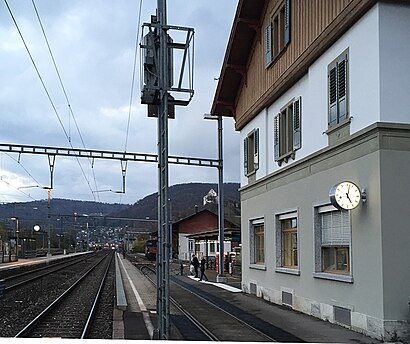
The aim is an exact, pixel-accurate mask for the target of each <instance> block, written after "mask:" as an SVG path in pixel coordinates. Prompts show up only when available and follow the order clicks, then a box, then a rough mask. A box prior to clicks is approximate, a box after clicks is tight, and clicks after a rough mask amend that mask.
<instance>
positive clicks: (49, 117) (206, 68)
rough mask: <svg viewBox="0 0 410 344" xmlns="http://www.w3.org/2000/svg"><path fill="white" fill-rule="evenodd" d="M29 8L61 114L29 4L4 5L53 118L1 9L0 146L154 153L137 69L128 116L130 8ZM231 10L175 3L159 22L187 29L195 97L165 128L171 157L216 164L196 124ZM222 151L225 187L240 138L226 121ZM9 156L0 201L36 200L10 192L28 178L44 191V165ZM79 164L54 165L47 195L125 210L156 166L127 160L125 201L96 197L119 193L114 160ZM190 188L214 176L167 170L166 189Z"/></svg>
mask: <svg viewBox="0 0 410 344" xmlns="http://www.w3.org/2000/svg"><path fill="white" fill-rule="evenodd" d="M36 4H37V9H38V11H39V13H40V16H41V19H42V23H43V26H44V28H45V31H46V34H47V38H48V40H49V43H50V46H51V48H52V52H53V55H54V58H55V60H56V62H57V66H58V70H59V72H60V75H61V78H62V80H63V83H64V87H65V90H66V92H67V95H68V98H69V102H70V103H69V105H70V107H69V106H68V104H67V100H66V98H65V95H64V92H63V90H62V89H61V86H60V82H59V79H58V76H57V74H56V72H55V69H54V66H53V63H52V60H51V57H50V54H49V52H48V49H47V45H46V43H45V41H44V38H43V36H42V33H41V29H40V27H39V24H38V22H37V18H36V16H35V12H34V10H33V8H32V4H31V1H28V0H24V1H23V0H22V1H18V2H12V3H11V4H10V5H11V8H12V11H13V13H14V16H15V18H16V20H17V22H18V24H19V27H20V29H21V31H22V33H23V36H24V38H25V40H26V42H27V44H28V46H29V49H30V51H31V53H32V55H33V58H34V60H35V63H36V66H37V67H38V70H39V71H40V73H41V77H42V80H43V82H44V84H45V85H46V88H47V91H48V92H49V95H50V97H51V99H52V101H53V105H54V107H55V110H56V111H55V110H54V108H53V105H52V104H51V103H50V101H49V99H48V97H47V95H46V92H45V91H44V89H43V87H42V85H41V82H40V80H39V78H38V76H37V74H36V71H35V70H34V67H33V65H32V64H31V61H30V59H29V57H28V55H27V52H26V51H25V48H24V46H23V44H22V42H21V39H20V37H19V35H18V33H17V31H16V28H15V27H14V24H13V22H12V20H11V18H10V16H9V15H8V14H7V11H4V10H3V11H0V36H1V37H2V41H1V42H0V60H1V61H2V63H1V64H0V118H1V120H0V121H1V122H0V142H3V143H4V142H8V143H17V144H28V145H44V146H57V147H69V146H70V143H71V144H72V145H73V146H74V147H75V148H83V145H82V141H84V143H85V145H86V148H88V149H98V150H114V151H122V150H124V149H125V142H126V140H127V151H129V152H137V153H154V154H156V153H157V121H156V119H153V118H148V117H147V114H146V113H147V109H146V106H144V105H141V104H140V89H139V81H140V76H139V72H140V70H139V62H138V65H137V75H136V80H135V87H134V92H133V103H132V109H131V111H129V103H130V92H131V80H132V68H133V60H134V47H135V39H136V33H137V24H138V10H139V3H138V2H135V1H133V0H119V1H116V2H108V1H104V0H92V1H80V0H72V1H65V0H42V1H41V2H40V1H37V2H36ZM236 5H237V1H235V0H225V1H216V0H210V1H206V2H204V1H202V0H192V1H190V5H189V6H187V5H186V1H184V0H173V1H170V2H169V3H168V23H169V24H172V25H181V26H186V27H194V29H195V36H196V37H195V72H194V73H195V74H194V75H195V82H194V88H195V95H194V98H193V100H192V102H191V103H190V105H189V106H188V107H177V108H176V119H175V120H170V121H169V148H170V149H169V153H170V154H171V155H180V156H192V157H199V158H217V144H216V143H217V129H216V122H213V121H205V120H203V114H204V113H206V112H209V109H210V108H211V105H212V100H213V96H214V92H215V87H216V81H215V80H214V78H215V77H218V74H219V72H220V68H221V65H222V61H223V57H224V53H225V48H226V44H227V40H228V36H229V32H230V28H231V24H232V18H233V16H234V14H235V10H236ZM3 7H4V5H3ZM3 9H5V8H3ZM154 13H155V3H154V2H144V3H143V13H142V16H141V24H142V22H149V21H150V16H151V15H152V14H154ZM3 37H4V39H3ZM71 111H72V112H73V113H74V116H75V121H74V118H73V117H72V116H71ZM56 112H57V113H56ZM129 113H130V114H131V117H130V121H129V131H128V137H127V126H128V116H129ZM60 122H61V123H62V125H63V126H64V130H63V128H62V125H61V123H60ZM77 125H78V127H79V129H80V132H81V137H80V135H79V134H78V132H77ZM67 136H68V138H69V139H70V142H69V140H68V138H67ZM81 138H82V139H83V140H82V139H81ZM224 150H225V158H226V162H225V177H226V180H227V181H238V180H239V135H238V133H236V132H234V129H233V120H232V119H225V120H224ZM12 156H13V157H14V159H11V158H10V157H8V156H6V155H5V154H4V153H0V160H1V162H2V164H1V169H0V174H1V175H5V176H7V182H9V183H10V185H12V186H10V189H9V187H8V186H7V188H5V186H4V185H6V184H5V183H4V182H2V184H4V185H3V188H2V189H0V197H2V198H1V199H2V201H3V202H6V201H13V200H19V201H21V200H22V199H24V198H26V199H25V200H31V198H30V197H34V198H36V199H44V198H45V197H46V194H45V193H44V190H42V189H38V188H33V189H30V196H25V195H24V194H22V193H21V192H19V191H16V189H15V188H14V189H13V187H20V186H24V185H26V186H29V185H32V184H33V183H36V182H35V181H34V180H33V178H32V177H31V176H33V177H34V178H35V179H36V180H37V181H38V182H39V183H40V184H42V185H49V183H50V171H49V166H48V161H47V157H45V156H26V155H22V156H21V157H20V163H18V162H16V160H18V159H19V157H18V156H17V155H16V154H14V155H12ZM79 161H80V164H81V167H80V164H79V162H78V161H77V160H76V159H73V158H63V157H57V158H56V163H55V164H56V165H55V173H54V190H53V191H52V195H53V197H61V198H73V199H84V200H93V199H97V200H100V201H103V202H120V201H121V202H125V203H134V202H136V201H137V200H138V199H141V198H143V197H144V196H146V195H147V194H149V193H152V192H156V191H157V166H156V164H153V163H136V162H129V164H128V167H127V173H126V194H118V193H113V192H110V191H101V190H106V189H107V190H114V191H118V190H121V188H122V170H121V164H120V162H119V161H105V160H99V159H95V161H89V160H87V159H79ZM23 167H24V168H23ZM27 172H28V173H29V174H31V176H30V175H29V174H28V173H27ZM197 181H199V182H214V181H215V182H216V181H217V172H216V169H214V168H199V167H189V166H175V165H173V166H170V185H172V184H174V183H182V182H197ZM100 191H101V192H100ZM13 197H14V198H13Z"/></svg>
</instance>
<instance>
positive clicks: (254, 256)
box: [249, 218, 266, 269]
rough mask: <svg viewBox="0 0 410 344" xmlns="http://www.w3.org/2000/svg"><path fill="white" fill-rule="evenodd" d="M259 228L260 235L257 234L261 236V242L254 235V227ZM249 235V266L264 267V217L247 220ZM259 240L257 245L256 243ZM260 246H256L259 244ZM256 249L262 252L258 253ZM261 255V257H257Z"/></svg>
mask: <svg viewBox="0 0 410 344" xmlns="http://www.w3.org/2000/svg"><path fill="white" fill-rule="evenodd" d="M257 228H259V229H261V232H262V233H261V235H260V234H259V235H258V236H259V237H261V238H262V243H260V241H259V240H257V237H256V229H257ZM249 237H250V241H249V242H250V245H249V246H250V247H249V248H250V252H249V253H250V255H249V257H250V266H251V267H254V268H262V269H264V268H265V264H266V256H265V252H266V250H265V245H266V244H265V243H266V240H265V237H266V231H265V221H264V218H258V219H253V220H250V221H249ZM258 242H259V245H258ZM260 245H261V247H259V248H258V247H257V246H260ZM258 249H259V250H261V251H262V252H259V254H258ZM258 256H259V257H261V258H262V259H259V258H258Z"/></svg>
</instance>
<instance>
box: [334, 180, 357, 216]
mask: <svg viewBox="0 0 410 344" xmlns="http://www.w3.org/2000/svg"><path fill="white" fill-rule="evenodd" d="M329 196H330V202H331V203H332V204H333V205H334V206H335V207H336V208H338V209H346V210H350V209H354V208H356V207H357V206H358V205H359V203H360V200H361V198H362V195H361V192H360V190H359V188H358V187H357V185H356V184H354V183H352V182H341V183H338V184H336V185H335V186H333V187H332V188H331V189H330V192H329Z"/></svg>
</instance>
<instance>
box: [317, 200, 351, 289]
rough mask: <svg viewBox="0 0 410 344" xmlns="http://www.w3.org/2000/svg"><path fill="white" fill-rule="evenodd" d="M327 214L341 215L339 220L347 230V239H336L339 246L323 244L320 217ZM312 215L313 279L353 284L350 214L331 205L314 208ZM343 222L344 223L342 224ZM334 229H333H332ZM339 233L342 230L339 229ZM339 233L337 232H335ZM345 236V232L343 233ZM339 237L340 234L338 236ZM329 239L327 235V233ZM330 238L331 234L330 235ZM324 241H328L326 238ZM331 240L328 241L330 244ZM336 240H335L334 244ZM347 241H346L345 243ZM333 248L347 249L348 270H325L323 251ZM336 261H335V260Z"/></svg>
mask: <svg viewBox="0 0 410 344" xmlns="http://www.w3.org/2000/svg"><path fill="white" fill-rule="evenodd" d="M326 213H327V214H329V213H334V214H335V213H339V214H340V215H341V220H342V222H341V223H342V224H346V222H347V225H345V226H344V227H347V228H348V239H346V238H344V239H340V238H339V239H338V240H339V241H340V240H342V242H341V243H340V242H339V244H337V243H334V244H332V243H330V244H329V243H323V228H322V216H323V214H326ZM314 214H315V223H314V232H315V272H314V273H313V276H314V277H315V278H322V279H329V280H336V281H340V282H348V283H353V273H352V271H353V266H352V221H351V213H350V212H349V211H348V210H339V209H337V208H335V207H334V206H333V205H331V204H325V205H319V206H316V207H315V208H314ZM332 221H333V220H332ZM343 221H344V222H343ZM332 228H334V227H332ZM341 231H343V229H342V228H341ZM337 233H339V231H337ZM345 234H346V232H345ZM339 236H340V234H339ZM342 236H343V234H342ZM328 237H329V233H328ZM330 237H331V238H332V234H330ZM326 240H328V241H329V239H328V238H327V239H326ZM332 240H333V238H332V239H330V241H331V242H332ZM338 240H335V241H336V242H337V241H338ZM346 240H347V241H346ZM329 248H331V249H332V248H333V249H336V250H337V248H343V249H347V250H348V253H347V255H346V257H347V265H348V270H347V271H345V270H338V269H328V268H325V257H324V249H329ZM335 261H336V260H335Z"/></svg>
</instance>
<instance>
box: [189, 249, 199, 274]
mask: <svg viewBox="0 0 410 344" xmlns="http://www.w3.org/2000/svg"><path fill="white" fill-rule="evenodd" d="M191 264H192V265H193V266H194V269H195V278H198V268H199V260H198V258H197V257H196V255H194V254H193V255H192V262H191Z"/></svg>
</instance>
